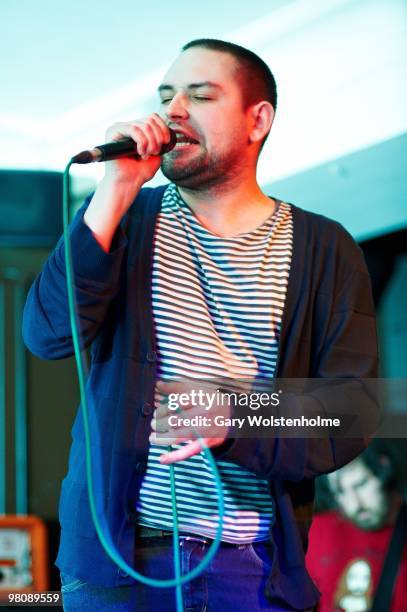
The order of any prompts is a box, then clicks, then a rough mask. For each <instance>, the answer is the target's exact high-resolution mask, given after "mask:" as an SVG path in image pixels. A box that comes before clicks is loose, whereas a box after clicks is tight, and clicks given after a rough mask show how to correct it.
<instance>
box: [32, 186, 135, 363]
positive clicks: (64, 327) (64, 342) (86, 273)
mask: <svg viewBox="0 0 407 612" xmlns="http://www.w3.org/2000/svg"><path fill="white" fill-rule="evenodd" d="M91 198H92V195H90V196H89V197H88V198H87V199H86V200H85V203H84V205H83V206H82V207H81V208H80V209H79V211H78V212H77V214H76V215H75V218H74V220H73V221H72V223H71V225H70V238H71V250H72V260H73V268H74V283H75V295H76V301H77V306H78V322H79V325H80V331H81V337H82V340H83V348H85V347H87V346H88V345H89V344H90V343H91V342H92V341H93V339H94V338H95V336H96V335H97V333H98V331H99V329H100V327H101V325H102V324H103V321H104V319H105V315H106V312H107V309H108V307H109V304H110V302H111V300H112V299H113V298H114V296H115V295H116V293H117V291H118V286H119V277H120V267H121V264H122V260H123V255H124V252H125V249H126V246H127V239H126V236H125V234H124V231H123V229H122V227H119V228H118V230H117V232H116V234H115V236H114V239H113V243H112V248H111V251H110V252H109V253H106V252H105V251H104V250H103V249H102V248H101V246H100V245H99V243H98V242H97V240H96V239H95V237H94V235H93V233H92V231H91V230H90V228H89V227H88V226H87V225H86V223H85V222H84V220H83V216H84V213H85V211H86V208H87V206H88V204H89V202H90V200H91ZM22 331H23V338H24V342H25V344H26V346H27V347H28V348H29V350H30V351H31V352H32V353H34V354H35V355H37V356H38V357H41V358H42V359H62V358H64V357H70V356H71V355H72V354H73V352H74V351H73V343H72V334H71V327H70V320H69V312H68V296H67V287H66V272H65V254H64V239H63V237H61V238H60V240H59V242H58V244H57V246H56V247H55V249H54V251H53V252H52V253H51V255H50V256H49V258H48V260H47V261H46V263H45V265H44V267H43V269H42V271H41V273H40V274H39V275H38V276H37V278H36V279H35V281H34V283H33V285H32V286H31V288H30V290H29V293H28V296H27V301H26V305H25V309H24V316H23V330H22Z"/></svg>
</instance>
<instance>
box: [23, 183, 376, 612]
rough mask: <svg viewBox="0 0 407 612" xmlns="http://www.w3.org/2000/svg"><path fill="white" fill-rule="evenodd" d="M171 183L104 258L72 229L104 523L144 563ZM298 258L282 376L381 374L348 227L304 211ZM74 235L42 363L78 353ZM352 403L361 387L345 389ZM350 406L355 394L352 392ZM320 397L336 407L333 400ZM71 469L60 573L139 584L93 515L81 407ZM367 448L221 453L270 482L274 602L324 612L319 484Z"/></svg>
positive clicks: (33, 324)
mask: <svg viewBox="0 0 407 612" xmlns="http://www.w3.org/2000/svg"><path fill="white" fill-rule="evenodd" d="M164 189H165V186H163V187H159V188H156V189H152V188H144V189H142V190H141V192H140V194H139V196H138V198H137V199H136V201H135V203H133V205H132V207H131V208H130V210H129V212H128V213H127V215H126V216H125V217H124V219H123V221H122V223H121V226H120V228H119V229H118V231H117V232H116V234H115V238H114V241H113V244H112V248H111V251H110V252H109V253H105V252H104V251H103V250H102V249H101V247H100V246H99V245H98V243H97V242H96V240H95V239H94V237H93V235H92V232H91V231H90V229H89V228H88V227H87V226H86V224H85V223H84V222H83V214H84V211H85V209H86V206H87V204H88V202H89V198H88V200H87V201H86V202H85V204H84V206H83V207H82V209H81V210H80V211H79V212H78V214H77V215H76V217H75V219H74V221H73V222H72V224H71V238H72V250H73V259H74V267H75V273H76V287H77V301H78V310H79V320H80V323H81V327H82V334H83V338H84V341H85V343H86V345H87V346H88V345H91V355H92V363H91V369H90V374H89V379H88V384H87V397H88V402H89V408H90V418H91V427H92V429H91V431H92V438H93V448H92V453H93V454H94V458H95V459H94V461H95V464H96V465H97V466H98V469H100V474H99V473H98V474H96V473H95V478H96V488H97V491H98V496H99V501H98V513H100V515H104V516H105V517H106V521H107V525H108V527H109V530H110V532H111V534H112V538H113V541H114V542H115V543H116V545H117V546H118V548H119V550H120V552H121V554H122V555H123V557H124V558H125V560H126V561H127V562H128V563H129V564H130V565H132V560H133V553H134V526H135V515H134V509H135V506H136V499H137V495H138V491H139V488H140V484H141V481H142V479H143V474H144V472H145V469H146V465H147V455H148V449H149V442H148V437H149V433H150V420H151V416H152V412H153V392H154V385H155V372H156V360H157V352H156V345H155V334H154V322H153V316H152V304H151V268H152V256H153V233H154V227H155V219H156V215H157V213H158V211H159V210H160V206H161V199H162V194H163V191H164ZM292 211H293V227H294V239H293V255H292V264H291V270H290V276H289V282H288V289H287V296H286V304H285V308H284V314H283V320H282V329H281V337H280V348H279V356H278V362H277V376H278V377H280V378H295V377H298V378H307V377H313V378H319V377H330V378H337V377H351V378H354V377H355V378H359V377H361V378H363V377H375V376H377V341H376V326H375V315H374V307H373V302H372V297H371V290H370V282H369V277H368V273H367V270H366V266H365V263H364V260H363V256H362V254H361V251H360V249H359V247H358V246H357V245H356V244H355V242H354V241H353V239H352V238H351V236H350V235H349V234H348V233H347V232H346V231H345V230H344V229H343V228H342V226H341V225H339V224H338V223H336V222H334V221H332V220H329V219H327V218H325V217H323V216H321V215H316V214H313V213H310V212H306V211H304V210H302V209H300V208H298V207H296V206H294V205H293V206H292ZM65 283H66V278H65V270H64V253H63V242H62V239H61V240H60V241H59V243H58V245H57V247H56V248H55V250H54V252H53V253H52V254H51V255H50V257H49V259H48V261H47V262H46V264H45V265H44V268H43V270H42V272H41V274H39V276H38V277H37V278H36V280H35V282H34V284H33V286H32V287H31V289H30V292H29V295H28V298H27V304H26V308H25V312H24V322H23V336H24V339H25V342H26V344H27V346H28V348H29V349H30V350H31V351H32V352H33V353H34V354H35V355H37V356H39V357H41V358H43V359H61V358H64V357H69V356H71V355H72V354H73V347H72V339H71V330H70V325H69V318H68V311H67V297H66V286H65ZM347 393H348V395H349V391H347ZM344 398H345V395H344ZM315 401H319V402H320V403H322V404H324V403H326V404H328V403H329V396H328V395H327V396H324V394H323V393H322V394H320V396H318V397H317V399H316V400H315ZM72 438H73V442H72V447H71V452H70V459H69V470H68V474H67V476H66V478H64V480H63V483H62V489H61V497H60V504H59V513H60V522H61V527H62V530H61V542H60V549H59V555H58V559H57V565H58V567H59V568H60V569H61V570H62V571H64V572H66V573H67V574H71V575H73V576H76V577H77V578H80V579H83V580H87V581H89V582H92V583H95V584H101V585H106V586H116V585H125V584H131V583H133V579H132V578H130V577H129V576H127V575H123V572H122V571H121V570H118V568H117V567H116V566H115V564H114V563H113V562H112V561H111V560H110V559H109V558H108V556H107V555H106V554H105V552H104V550H103V549H102V547H101V545H100V543H99V540H98V538H97V534H96V532H95V528H94V525H93V523H92V518H91V514H90V509H89V502H88V493H87V485H86V476H85V452H84V431H83V423H82V415H81V414H80V412H79V411H78V415H77V417H76V420H75V423H74V426H73V429H72ZM363 448H364V441H363V440H361V439H355V440H346V439H328V438H326V439H294V438H291V439H290V438H280V439H278V438H275V439H270V438H268V439H265V438H263V439H255V438H253V439H236V440H227V441H226V443H224V445H222V446H221V447H219V448H218V449H216V451H215V452H214V454H215V456H216V457H218V458H219V457H220V458H222V459H223V460H228V461H233V462H235V463H237V464H239V465H241V466H244V467H245V468H247V469H249V470H251V471H253V472H255V473H256V474H258V475H259V476H261V477H263V478H267V479H268V480H269V482H270V490H271V493H272V495H273V498H274V501H275V508H276V520H275V522H274V525H273V527H272V530H271V532H270V538H271V540H272V541H273V542H274V545H275V547H274V550H275V555H274V562H273V566H272V568H271V571H270V576H269V579H268V581H267V585H266V591H265V592H266V595H267V596H268V597H269V599H270V600H271V601H273V602H274V603H275V604H277V603H278V602H281V603H288V604H289V605H290V606H292V608H293V609H304V608H307V607H311V606H313V605H314V604H315V603H316V602H317V600H318V598H319V592H318V590H317V589H316V587H315V586H314V584H313V583H312V581H311V579H310V578H309V576H308V574H307V572H306V570H305V567H304V554H305V550H306V544H307V532H308V529H309V526H310V522H311V519H312V509H313V498H314V477H315V476H318V475H319V474H323V473H326V472H329V471H332V470H335V469H337V468H339V467H340V466H342V465H344V464H345V463H347V462H348V461H350V460H351V459H353V458H354V457H355V456H356V455H357V454H358V453H360V452H361V451H362V450H363Z"/></svg>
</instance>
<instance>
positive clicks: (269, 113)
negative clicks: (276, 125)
mask: <svg viewBox="0 0 407 612" xmlns="http://www.w3.org/2000/svg"><path fill="white" fill-rule="evenodd" d="M249 112H250V115H251V123H252V127H251V130H250V133H249V141H250V142H259V141H261V140H263V138H264V137H265V136H266V134H268V133H269V131H270V129H271V126H272V125H273V120H274V108H273V107H272V105H271V104H270V102H267V101H266V100H262V102H258V103H257V104H254V105H253V106H251V107H250V111H249Z"/></svg>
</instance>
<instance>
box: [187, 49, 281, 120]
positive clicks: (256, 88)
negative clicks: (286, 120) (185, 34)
mask: <svg viewBox="0 0 407 612" xmlns="http://www.w3.org/2000/svg"><path fill="white" fill-rule="evenodd" d="M193 47H203V48H204V49H209V50H211V51H220V52H222V53H229V55H232V57H234V59H235V60H236V64H237V78H238V79H239V83H240V86H241V89H242V99H243V106H244V109H246V108H248V107H249V106H251V105H252V104H256V103H257V102H261V100H267V101H268V102H270V104H271V105H272V107H273V108H274V111H275V110H276V108H277V86H276V81H275V79H274V76H273V73H272V72H271V70H270V68H269V67H268V66H267V64H266V63H265V62H264V61H263V60H262V59H261V58H260V57H259V56H258V55H256V54H255V53H253V51H250V50H249V49H246V48H245V47H241V46H240V45H236V44H235V43H231V42H226V41H224V40H218V39H216V38H197V39H196V40H191V41H190V42H189V43H187V44H186V45H184V46H183V47H182V49H181V51H186V50H187V49H192V48H193Z"/></svg>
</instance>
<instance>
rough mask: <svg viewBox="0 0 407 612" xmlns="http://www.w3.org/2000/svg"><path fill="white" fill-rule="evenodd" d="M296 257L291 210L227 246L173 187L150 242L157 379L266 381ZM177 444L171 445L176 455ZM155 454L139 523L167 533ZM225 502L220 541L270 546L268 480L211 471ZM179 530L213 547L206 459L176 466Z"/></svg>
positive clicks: (154, 450)
mask: <svg viewBox="0 0 407 612" xmlns="http://www.w3.org/2000/svg"><path fill="white" fill-rule="evenodd" d="M291 253H292V217H291V207H290V206H289V204H286V203H284V202H278V208H277V210H276V211H275V212H274V213H273V215H271V216H270V217H269V218H268V219H267V220H266V221H265V222H264V223H263V224H262V225H261V226H260V227H258V228H256V229H255V230H253V231H250V232H247V233H246V234H240V235H238V236H234V237H232V238H222V237H220V236H216V235H215V234H213V233H212V232H210V231H209V230H207V229H206V228H205V227H203V226H202V225H201V223H200V222H199V221H198V219H197V218H196V217H195V215H194V214H193V212H192V211H191V210H190V208H189V207H188V206H187V205H186V203H185V202H184V201H183V200H182V198H181V197H180V195H179V192H178V190H177V188H176V186H175V185H173V184H170V185H169V186H168V188H167V189H166V191H165V193H164V197H163V201H162V208H161V211H160V213H159V215H158V218H157V225H156V230H155V238H154V260H153V277H152V300H153V314H154V323H155V330H156V339H157V349H158V376H159V377H160V378H194V379H203V378H206V379H210V378H215V377H227V378H240V379H252V378H254V377H256V380H258V379H263V380H270V379H272V378H273V377H274V373H275V366H276V361H277V356H278V341H279V333H280V328H281V317H282V314H283V309H284V302H285V296H286V290H287V282H288V276H289V271H290V264H291ZM182 445H183V443H181V444H178V445H173V448H175V449H176V448H180V447H181V446H182ZM164 451H165V448H164V447H162V446H158V445H154V444H153V445H151V447H150V452H149V456H148V464H147V471H146V474H145V477H144V480H143V483H142V486H141V490H140V494H139V499H138V503H137V511H138V522H139V523H140V524H142V525H147V526H150V527H156V528H158V529H172V526H173V519H172V506H171V495H170V481H169V467H168V466H164V465H161V464H160V463H159V461H158V458H159V456H160V455H161V454H162V453H163V452H164ZM217 466H218V469H219V472H220V476H221V480H222V485H223V491H224V496H225V521H224V529H223V532H222V540H224V541H227V542H233V543H247V542H253V541H257V540H264V539H267V538H268V531H269V529H270V523H271V521H272V518H273V500H272V497H271V494H270V491H269V485H268V482H267V480H263V479H260V478H258V477H257V476H256V475H255V474H253V473H252V472H249V471H248V470H246V469H244V468H241V467H239V466H238V465H236V464H234V463H231V462H228V461H221V460H218V461H217ZM175 479H176V491H177V509H178V521H179V527H180V529H181V530H184V531H188V532H191V533H196V534H200V535H206V536H209V537H214V536H215V533H216V529H217V525H218V512H217V508H218V506H217V493H216V488H215V486H214V482H213V476H212V473H211V469H210V465H209V462H208V460H207V458H206V456H205V455H204V454H203V453H200V454H199V455H196V456H194V457H191V458H189V459H187V460H185V461H182V462H180V463H177V464H176V466H175Z"/></svg>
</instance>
